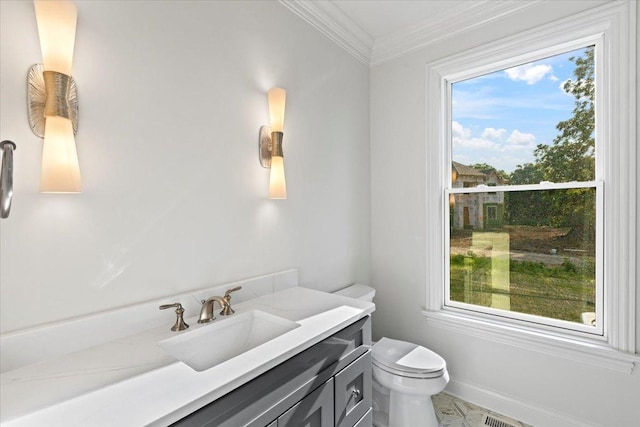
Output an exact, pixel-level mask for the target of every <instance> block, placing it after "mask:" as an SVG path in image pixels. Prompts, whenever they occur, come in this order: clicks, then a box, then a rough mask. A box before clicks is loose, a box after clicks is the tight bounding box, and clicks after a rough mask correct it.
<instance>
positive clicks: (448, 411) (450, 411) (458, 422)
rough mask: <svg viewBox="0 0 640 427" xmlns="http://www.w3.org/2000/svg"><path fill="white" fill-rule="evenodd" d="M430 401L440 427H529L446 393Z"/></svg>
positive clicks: (437, 395)
mask: <svg viewBox="0 0 640 427" xmlns="http://www.w3.org/2000/svg"><path fill="white" fill-rule="evenodd" d="M432 401H433V407H434V409H435V411H436V418H437V419H438V423H439V424H440V426H441V427H487V426H490V427H531V426H529V425H528V424H524V423H522V422H520V421H516V420H514V419H512V418H509V417H505V416H504V415H501V414H498V413H495V412H492V411H489V410H487V409H484V408H482V407H480V406H477V405H474V404H473V403H469V402H465V401H464V400H460V399H458V398H456V397H453V396H451V395H449V394H446V393H440V394H436V395H435V396H433V397H432ZM487 415H488V416H489V419H488V420H487ZM485 420H486V421H485Z"/></svg>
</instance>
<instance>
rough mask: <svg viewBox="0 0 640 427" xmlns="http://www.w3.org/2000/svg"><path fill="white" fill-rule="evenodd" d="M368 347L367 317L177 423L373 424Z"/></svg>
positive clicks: (190, 426) (191, 426)
mask: <svg viewBox="0 0 640 427" xmlns="http://www.w3.org/2000/svg"><path fill="white" fill-rule="evenodd" d="M370 346H371V320H370V318H369V317H366V318H363V319H361V320H359V321H357V322H355V323H353V324H352V325H349V326H347V327H346V328H344V329H343V330H341V331H339V332H337V333H336V334H334V335H332V336H331V337H329V338H326V339H324V340H323V341H321V342H319V343H318V344H315V345H314V346H312V347H311V348H308V349H307V350H305V351H303V352H301V353H299V354H297V355H296V356H294V357H292V358H291V359H289V360H287V361H285V362H283V363H281V364H280V365H278V366H276V367H275V368H273V369H271V370H269V371H268V372H266V373H264V374H262V375H260V376H259V377H257V378H255V379H253V380H251V381H249V382H248V383H246V384H244V385H242V386H241V387H239V388H237V389H236V390H234V391H232V392H231V393H229V394H227V395H225V396H223V397H221V398H220V399H217V400H216V401H214V402H212V403H210V404H208V405H207V406H205V407H203V408H201V409H199V410H197V411H195V412H194V413H192V414H190V415H188V416H187V417H185V418H183V419H181V420H180V421H178V422H176V423H174V424H173V426H180V427H195V426H221V427H237V426H248V427H264V426H268V427H295V426H309V427H331V426H335V427H354V426H357V427H364V426H371V422H372V414H371V349H370Z"/></svg>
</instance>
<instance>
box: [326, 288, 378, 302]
mask: <svg viewBox="0 0 640 427" xmlns="http://www.w3.org/2000/svg"><path fill="white" fill-rule="evenodd" d="M334 294H335V295H340V296H343V297H349V298H355V299H359V300H364V301H372V300H373V297H375V296H376V290H375V289H373V288H372V287H370V286H367V285H360V284H355V285H351V286H347V287H346V288H343V289H340V290H339V291H335V292H334Z"/></svg>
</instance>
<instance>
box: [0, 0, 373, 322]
mask: <svg viewBox="0 0 640 427" xmlns="http://www.w3.org/2000/svg"><path fill="white" fill-rule="evenodd" d="M76 4H77V6H78V16H79V22H78V30H77V38H76V50H75V57H74V67H73V69H74V77H75V79H76V81H77V84H78V91H79V99H80V125H79V131H78V134H77V136H76V141H77V146H78V153H79V160H80V167H81V172H82V178H83V186H84V189H83V190H84V191H83V193H82V194H80V195H52V194H40V193H39V192H38V186H39V174H40V173H39V167H40V156H41V149H42V141H41V140H40V139H39V138H37V137H36V136H34V135H33V134H32V133H31V130H30V128H29V124H28V122H27V116H26V110H27V107H26V85H25V81H26V73H27V70H28V68H29V66H30V65H31V64H32V63H36V62H41V54H40V48H39V42H38V38H37V28H36V22H35V17H34V11H33V5H32V3H31V2H29V1H17V2H15V1H5V0H3V1H2V2H0V17H1V18H0V19H1V20H0V31H1V33H0V40H1V44H0V55H1V57H0V58H1V59H0V67H1V68H0V84H1V88H2V94H1V104H0V107H1V108H0V132H1V135H0V137H1V138H2V139H11V140H13V141H15V142H16V144H17V145H18V148H17V150H16V152H15V156H14V158H15V176H14V182H15V195H14V200H13V207H12V212H11V216H10V218H9V219H6V220H2V221H1V222H0V233H1V239H0V250H1V253H0V268H1V271H0V285H1V298H0V304H1V305H0V313H1V319H0V323H1V331H2V332H8V331H13V330H17V329H21V328H26V327H30V326H33V325H39V324H42V323H46V322H52V321H56V320H60V319H63V318H69V317H73V316H78V315H82V314H86V313H93V312H98V311H102V310H106V309H110V308H114V307H120V306H124V305H128V304H132V303H135V302H140V301H145V300H149V299H154V298H159V297H162V296H164V295H171V294H175V293H179V292H183V291H186V290H190V289H194V288H200V287H203V286H207V285H214V284H219V283H225V282H229V281H233V280H237V279H241V278H245V277H251V276H255V275H260V274H265V273H269V272H274V271H278V270H282V269H286V268H292V267H297V268H299V274H300V284H301V285H304V286H308V287H312V288H316V289H321V290H333V289H337V288H338V287H340V286H341V285H346V284H349V283H352V282H356V281H363V282H367V281H368V280H369V247H370V244H369V229H370V224H369V193H370V192H369V158H370V156H369V70H368V68H367V67H366V66H365V65H363V64H361V63H359V62H358V61H356V60H355V59H354V58H353V57H351V56H349V55H348V54H347V53H345V52H344V51H342V50H341V49H340V48H339V47H337V46H336V45H334V44H333V43H332V42H331V41H329V40H328V39H326V38H325V37H324V36H323V35H321V34H320V33H319V32H317V31H316V30H314V29H313V28H312V27H311V26H310V25H308V24H307V23H305V22H304V21H302V20H301V19H300V18H299V17H297V16H296V15H294V14H293V13H292V12H290V11H289V10H288V9H287V8H285V7H284V6H282V5H281V4H279V3H278V2H275V1H252V2H242V1H238V2H231V1H225V2H222V1H210V2H185V1H155V2H125V1H121V2H115V1H76ZM272 86H281V87H284V88H286V89H287V95H288V97H287V101H288V102H287V109H286V120H285V137H284V152H285V167H286V173H287V183H288V190H289V199H288V200H286V201H270V200H268V199H267V197H266V196H267V187H268V171H267V170H266V169H263V168H261V167H260V165H259V163H258V155H257V137H258V129H259V127H260V125H262V124H268V107H267V99H266V92H267V90H268V89H269V88H270V87H272Z"/></svg>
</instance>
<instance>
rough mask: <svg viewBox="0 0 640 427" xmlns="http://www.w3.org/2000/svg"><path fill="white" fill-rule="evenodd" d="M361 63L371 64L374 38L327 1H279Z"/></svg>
mask: <svg viewBox="0 0 640 427" xmlns="http://www.w3.org/2000/svg"><path fill="white" fill-rule="evenodd" d="M279 1H280V3H281V4H283V5H284V6H285V7H287V8H288V9H289V10H291V11H292V12H293V13H295V14H296V15H298V16H299V17H301V18H302V19H304V20H305V21H307V22H308V23H309V24H311V25H312V26H313V27H315V28H316V29H317V30H318V31H320V32H321V33H323V34H324V35H325V36H327V37H328V38H329V39H331V40H332V41H333V42H335V43H336V44H337V45H338V46H340V47H342V48H343V49H344V50H346V51H347V52H349V53H350V54H351V55H353V56H354V57H355V58H356V59H358V60H359V61H360V62H362V63H364V64H366V65H367V66H369V65H370V64H371V51H372V49H373V38H372V37H371V36H370V35H369V34H367V33H366V32H365V31H364V30H363V29H362V28H360V27H359V26H358V24H356V23H355V22H354V21H353V20H352V19H351V18H349V17H348V16H347V15H346V14H345V13H344V12H342V10H340V9H339V8H338V7H337V6H335V5H334V4H333V3H331V2H330V1H327V0H314V1H312V0H279Z"/></svg>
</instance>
